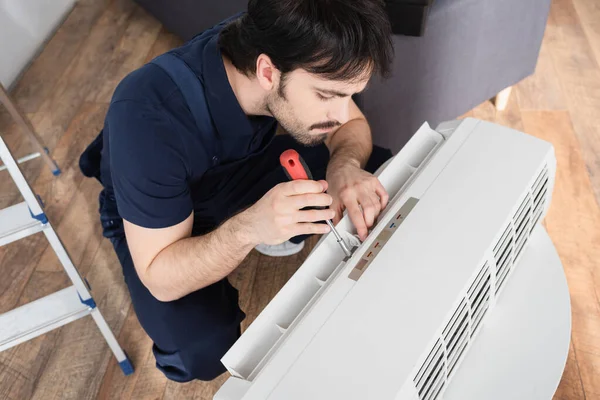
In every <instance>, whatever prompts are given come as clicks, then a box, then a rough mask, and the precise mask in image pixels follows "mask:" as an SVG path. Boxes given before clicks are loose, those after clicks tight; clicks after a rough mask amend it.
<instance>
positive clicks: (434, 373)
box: [417, 348, 445, 399]
mask: <svg viewBox="0 0 600 400" xmlns="http://www.w3.org/2000/svg"><path fill="white" fill-rule="evenodd" d="M433 361H434V362H432V363H431V364H432V365H433V368H432V369H431V370H430V371H429V372H428V373H427V374H426V375H424V376H423V379H422V382H420V383H418V384H417V390H418V392H419V397H420V398H421V399H425V398H426V396H427V394H428V393H429V392H430V391H431V389H432V387H433V386H434V384H435V383H436V382H437V379H438V378H439V377H440V375H441V377H442V378H444V376H443V374H442V373H443V371H444V369H445V362H444V352H443V351H441V348H440V351H438V353H437V354H436V358H435V359H434V360H433ZM421 383H422V385H421Z"/></svg>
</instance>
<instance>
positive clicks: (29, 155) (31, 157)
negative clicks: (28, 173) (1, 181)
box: [0, 153, 41, 171]
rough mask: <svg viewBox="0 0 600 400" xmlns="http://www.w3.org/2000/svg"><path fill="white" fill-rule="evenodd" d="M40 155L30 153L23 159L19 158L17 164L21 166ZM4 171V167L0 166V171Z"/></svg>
mask: <svg viewBox="0 0 600 400" xmlns="http://www.w3.org/2000/svg"><path fill="white" fill-rule="evenodd" d="M40 155H41V154H40V153H31V154H28V155H26V156H25V157H21V158H19V159H18V160H17V164H22V163H24V162H27V161H29V160H33V159H34V158H38V157H39V156H40ZM5 169H6V165H0V171H4V170H5Z"/></svg>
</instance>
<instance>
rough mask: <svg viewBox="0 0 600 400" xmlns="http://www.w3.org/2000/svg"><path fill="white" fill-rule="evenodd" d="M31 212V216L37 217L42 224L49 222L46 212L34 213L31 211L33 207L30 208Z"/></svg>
mask: <svg viewBox="0 0 600 400" xmlns="http://www.w3.org/2000/svg"><path fill="white" fill-rule="evenodd" d="M29 214H31V218H35V219H37V220H38V221H40V222H41V223H42V224H47V223H48V217H46V214H44V213H41V214H38V215H33V213H32V212H31V209H30V210H29Z"/></svg>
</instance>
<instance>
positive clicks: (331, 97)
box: [317, 93, 333, 101]
mask: <svg viewBox="0 0 600 400" xmlns="http://www.w3.org/2000/svg"><path fill="white" fill-rule="evenodd" d="M317 96H318V97H319V99H321V100H323V101H327V100H331V99H333V96H323V95H322V94H321V93H317Z"/></svg>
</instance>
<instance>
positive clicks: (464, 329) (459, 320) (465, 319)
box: [443, 299, 469, 375]
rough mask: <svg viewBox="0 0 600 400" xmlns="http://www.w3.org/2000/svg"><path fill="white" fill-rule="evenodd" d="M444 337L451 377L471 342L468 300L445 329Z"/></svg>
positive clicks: (463, 302) (462, 304)
mask: <svg viewBox="0 0 600 400" xmlns="http://www.w3.org/2000/svg"><path fill="white" fill-rule="evenodd" d="M443 336H444V343H445V345H446V357H447V359H448V375H450V374H451V373H452V370H453V369H454V366H455V365H456V362H457V361H458V360H459V358H460V356H461V355H462V352H463V350H464V349H465V347H466V346H467V344H468V342H469V340H468V338H469V307H468V306H467V301H466V299H463V301H462V303H461V305H460V306H459V307H458V310H457V311H456V313H454V316H453V317H452V319H451V320H450V323H449V324H448V325H447V326H446V329H444V334H443Z"/></svg>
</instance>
